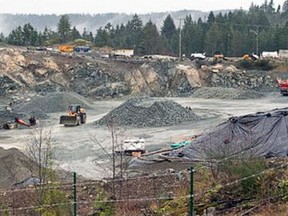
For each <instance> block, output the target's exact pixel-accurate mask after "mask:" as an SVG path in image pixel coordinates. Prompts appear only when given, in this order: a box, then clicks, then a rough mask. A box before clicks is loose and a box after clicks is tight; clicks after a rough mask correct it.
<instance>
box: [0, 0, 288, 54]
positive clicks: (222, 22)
mask: <svg viewBox="0 0 288 216" xmlns="http://www.w3.org/2000/svg"><path fill="white" fill-rule="evenodd" d="M176 21H177V22H178V23H180V25H179V26H178V27H176V25H175V22H176ZM176 21H175V20H173V18H172V17H171V15H168V16H167V17H166V19H165V20H164V21H163V25H162V26H161V29H157V27H156V25H155V24H154V23H153V22H152V21H151V20H150V21H148V22H147V23H145V24H144V23H143V22H142V20H141V19H140V18H139V16H138V15H137V14H135V15H134V16H133V17H132V18H131V20H129V21H128V22H127V23H126V24H121V25H116V26H112V25H111V24H110V23H108V24H106V25H105V26H104V27H101V28H99V29H98V30H97V31H96V32H95V33H93V32H88V31H86V30H85V29H84V31H83V33H80V32H79V31H78V30H77V28H76V27H75V26H74V27H72V25H71V22H70V18H69V16H68V15H63V16H61V17H60V20H59V22H58V24H57V30H56V31H53V30H51V29H48V28H45V29H44V31H43V32H38V31H37V30H36V29H35V28H34V27H33V26H32V25H31V24H30V23H27V24H25V25H24V26H18V27H17V28H16V29H13V30H12V31H11V33H10V34H9V35H8V36H7V37H6V38H5V37H4V36H3V34H1V35H0V40H1V41H2V42H4V43H8V44H11V45H18V46H49V45H53V44H59V43H68V42H72V41H74V40H77V39H83V40H85V41H87V42H90V43H91V44H94V45H95V46H97V47H104V46H108V47H112V48H115V49H119V48H126V49H134V52H135V54H136V55H146V54H164V55H172V56H178V55H179V54H183V55H186V56H189V55H190V54H191V53H193V52H203V53H204V52H205V53H206V54H207V55H208V56H213V55H214V53H215V52H220V53H222V54H224V55H226V56H241V55H243V54H245V53H256V52H258V53H257V54H259V53H261V52H262V51H275V50H279V49H287V45H288V22H287V21H288V0H286V1H284V3H283V5H282V8H281V6H280V5H278V6H277V7H275V6H274V2H273V0H270V1H269V2H268V0H264V3H263V4H262V5H255V4H253V3H252V4H251V6H250V8H249V10H248V11H244V10H242V9H240V10H235V11H230V12H228V13H225V14H222V13H219V14H217V15H214V13H213V12H212V11H211V12H210V13H209V15H208V17H207V19H205V20H202V19H201V18H199V19H198V20H193V19H192V16H191V15H188V16H186V17H183V19H180V20H179V19H178V20H176Z"/></svg>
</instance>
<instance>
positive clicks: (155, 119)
mask: <svg viewBox="0 0 288 216" xmlns="http://www.w3.org/2000/svg"><path fill="white" fill-rule="evenodd" d="M197 120H200V117H199V116H197V115H196V114H195V113H193V112H192V110H189V109H187V108H184V107H182V106H181V105H179V104H177V103H176V102H174V101H171V100H159V99H151V98H132V99H129V100H127V101H126V102H125V103H123V104H121V105H120V106H119V107H117V108H115V109H113V110H112V111H111V112H110V113H108V114H107V115H106V116H104V117H103V118H102V119H100V120H99V121H97V122H96V124H100V125H106V124H107V123H109V122H115V124H117V125H122V126H123V125H125V126H134V127H161V126H172V125H178V124H181V123H182V122H188V121H197Z"/></svg>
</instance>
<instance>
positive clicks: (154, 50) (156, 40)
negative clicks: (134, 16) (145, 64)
mask: <svg viewBox="0 0 288 216" xmlns="http://www.w3.org/2000/svg"><path fill="white" fill-rule="evenodd" d="M139 48H141V49H140V50H141V52H140V53H139V54H142V55H145V54H160V52H161V50H162V46H161V37H160V34H159V32H158V30H157V27H156V25H155V24H153V23H152V22H151V21H149V22H147V23H146V25H145V26H144V28H143V37H142V41H141V46H140V47H139Z"/></svg>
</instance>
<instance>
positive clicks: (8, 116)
mask: <svg viewBox="0 0 288 216" xmlns="http://www.w3.org/2000/svg"><path fill="white" fill-rule="evenodd" d="M16 117H17V118H20V119H23V120H27V119H28V118H29V117H28V116H27V115H25V114H23V113H15V112H7V111H0V128H1V126H2V125H3V124H4V123H6V122H14V121H15V118H16Z"/></svg>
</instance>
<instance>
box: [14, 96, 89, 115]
mask: <svg viewBox="0 0 288 216" xmlns="http://www.w3.org/2000/svg"><path fill="white" fill-rule="evenodd" d="M90 103H91V102H89V101H88V100H87V99H86V98H84V97H83V96H81V95H78V94H76V93H72V92H56V93H51V94H47V95H45V96H35V97H33V98H31V100H30V101H26V102H23V103H20V104H18V105H17V107H15V110H17V111H19V112H32V113H34V114H37V113H38V114H40V112H43V113H53V112H65V111H67V109H68V106H69V105H70V104H80V105H81V106H82V107H83V108H86V109H87V108H89V107H90V106H89V104H90ZM35 117H36V116H35Z"/></svg>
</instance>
